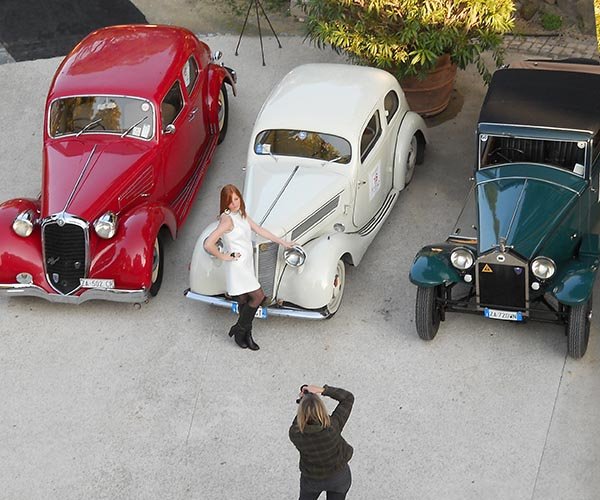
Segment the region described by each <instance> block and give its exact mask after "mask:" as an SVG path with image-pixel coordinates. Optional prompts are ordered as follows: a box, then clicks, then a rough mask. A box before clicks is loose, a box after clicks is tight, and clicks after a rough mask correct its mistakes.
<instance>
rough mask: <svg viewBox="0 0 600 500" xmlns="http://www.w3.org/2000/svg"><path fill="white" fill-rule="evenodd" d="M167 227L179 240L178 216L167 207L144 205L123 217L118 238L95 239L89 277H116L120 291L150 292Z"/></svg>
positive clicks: (120, 220)
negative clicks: (156, 248)
mask: <svg viewBox="0 0 600 500" xmlns="http://www.w3.org/2000/svg"><path fill="white" fill-rule="evenodd" d="M163 227H166V228H168V231H169V232H170V233H171V237H172V238H173V239H174V238H175V237H176V235H177V222H176V219H175V214H174V213H173V212H172V210H171V209H170V208H168V207H166V206H164V205H157V204H147V205H142V206H139V207H136V208H135V209H134V210H132V211H131V212H128V213H126V214H124V215H122V216H121V217H120V219H119V228H118V230H117V234H116V235H115V237H114V238H111V239H110V240H101V239H100V238H98V237H96V238H95V240H96V248H95V250H94V251H92V249H91V248H90V251H91V253H92V262H91V264H90V271H89V277H90V278H99V279H100V278H107V279H109V278H112V279H114V280H115V287H116V288H119V289H130V290H137V289H140V288H145V289H149V288H150V285H151V283H150V279H151V277H150V275H151V272H152V256H153V251H154V240H155V239H156V238H157V237H158V235H159V232H160V231H161V229H162V228H163Z"/></svg>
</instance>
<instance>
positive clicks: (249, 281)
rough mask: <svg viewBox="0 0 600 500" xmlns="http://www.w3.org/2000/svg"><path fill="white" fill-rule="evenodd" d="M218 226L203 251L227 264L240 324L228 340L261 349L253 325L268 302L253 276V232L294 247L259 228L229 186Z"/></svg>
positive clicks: (236, 325)
mask: <svg viewBox="0 0 600 500" xmlns="http://www.w3.org/2000/svg"><path fill="white" fill-rule="evenodd" d="M220 212H221V215H220V217H219V225H218V226H217V228H216V229H215V230H214V231H213V232H212V233H210V234H209V235H208V237H207V238H206V240H205V241H204V248H205V249H206V251H207V252H208V253H210V254H211V255H213V256H214V257H216V258H217V259H220V260H224V261H226V280H227V293H228V294H229V295H231V296H232V297H236V300H237V302H238V306H239V307H238V311H239V318H238V322H237V323H236V324H235V325H233V326H232V327H231V329H230V330H229V336H230V337H235V342H236V343H237V345H239V346H240V347H242V348H246V347H248V348H250V349H252V350H253V351H256V350H258V349H259V347H258V344H257V343H256V342H254V339H253V338H252V321H253V320H254V315H255V314H256V310H257V309H258V307H259V306H260V304H261V303H262V301H263V299H264V298H265V294H264V293H263V291H262V288H261V286H260V283H259V282H258V280H257V279H256V275H255V274H254V261H253V258H252V255H253V251H252V232H255V233H256V234H258V235H260V236H262V237H263V238H266V239H268V240H271V241H273V242H275V243H278V244H279V245H282V246H284V247H286V248H290V247H291V246H292V245H293V244H294V243H293V242H288V241H284V240H282V239H281V238H279V237H277V236H275V235H274V234H273V233H271V232H270V231H267V230H266V229H264V228H263V227H261V226H259V225H258V224H256V223H255V222H254V221H253V220H252V219H251V218H250V217H249V216H248V214H246V205H245V203H244V199H243V198H242V194H241V193H240V191H239V189H238V188H237V187H235V186H234V185H233V184H227V185H226V186H224V187H223V189H222V190H221V210H220ZM219 238H222V240H223V243H224V245H225V248H226V249H227V252H226V253H221V252H219V250H218V248H217V241H218V240H219Z"/></svg>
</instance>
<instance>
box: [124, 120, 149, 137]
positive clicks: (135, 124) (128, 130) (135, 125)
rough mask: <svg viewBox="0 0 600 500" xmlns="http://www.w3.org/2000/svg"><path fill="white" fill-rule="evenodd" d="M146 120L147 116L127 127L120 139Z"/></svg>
mask: <svg viewBox="0 0 600 500" xmlns="http://www.w3.org/2000/svg"><path fill="white" fill-rule="evenodd" d="M146 118H148V115H146V116H144V118H142V119H141V120H138V121H137V122H135V123H134V124H133V125H132V126H131V127H129V128H128V129H127V130H126V131H125V132H123V133H122V134H121V139H122V138H123V137H125V136H126V135H127V134H128V133H129V132H131V131H132V130H133V129H134V128H135V127H137V126H138V125H139V124H140V123H142V122H143V121H144V120H145V119H146Z"/></svg>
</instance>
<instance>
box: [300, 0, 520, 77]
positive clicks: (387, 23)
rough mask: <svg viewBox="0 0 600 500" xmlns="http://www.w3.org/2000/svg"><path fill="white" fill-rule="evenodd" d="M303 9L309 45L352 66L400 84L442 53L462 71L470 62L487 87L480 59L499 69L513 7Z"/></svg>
mask: <svg viewBox="0 0 600 500" xmlns="http://www.w3.org/2000/svg"><path fill="white" fill-rule="evenodd" d="M304 9H305V12H306V14H307V19H306V23H307V30H308V36H309V38H310V40H311V41H312V42H313V43H315V44H316V45H317V46H318V47H321V48H323V47H325V46H331V47H332V48H333V49H334V50H336V51H338V52H343V53H346V54H348V55H349V56H350V58H351V59H352V60H354V61H355V62H358V63H362V64H368V65H371V66H376V67H378V68H382V69H386V70H388V71H390V72H391V73H393V74H394V75H395V76H396V77H397V78H398V79H402V78H404V77H408V76H415V75H416V76H424V75H425V73H427V71H429V70H430V69H431V68H433V67H434V66H435V64H436V62H437V59H438V57H439V56H441V55H443V54H446V53H447V54H450V57H451V58H452V61H453V62H454V63H456V65H457V66H458V67H459V68H461V69H464V68H465V67H466V66H468V65H469V64H471V63H475V64H476V66H477V69H478V71H479V73H480V74H481V76H482V77H483V79H484V80H485V81H486V82H487V81H489V79H490V78H491V74H490V71H489V70H488V68H487V66H486V64H485V62H484V61H483V59H482V58H481V55H482V53H483V52H484V51H487V50H490V51H491V54H492V58H493V60H494V62H495V64H496V66H500V65H501V64H502V62H503V59H502V55H503V51H502V35H503V34H504V33H506V32H508V31H510V30H511V29H512V27H513V23H514V19H513V12H514V9H515V7H514V4H513V1H512V0H307V3H306V4H305V5H304Z"/></svg>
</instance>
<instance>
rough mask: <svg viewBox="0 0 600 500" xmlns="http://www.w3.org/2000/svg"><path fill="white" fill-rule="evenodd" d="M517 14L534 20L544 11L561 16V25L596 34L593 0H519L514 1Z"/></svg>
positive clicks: (587, 33) (588, 33) (525, 18)
mask: <svg viewBox="0 0 600 500" xmlns="http://www.w3.org/2000/svg"><path fill="white" fill-rule="evenodd" d="M515 5H516V7H517V13H518V15H519V16H520V17H521V18H523V19H524V20H526V21H535V20H539V19H540V18H541V15H542V14H543V13H545V12H548V13H551V14H557V15H559V16H561V17H562V18H563V27H568V26H574V27H576V28H578V29H579V31H581V32H582V33H584V34H586V35H595V34H596V22H595V17H594V0H520V1H516V2H515Z"/></svg>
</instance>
